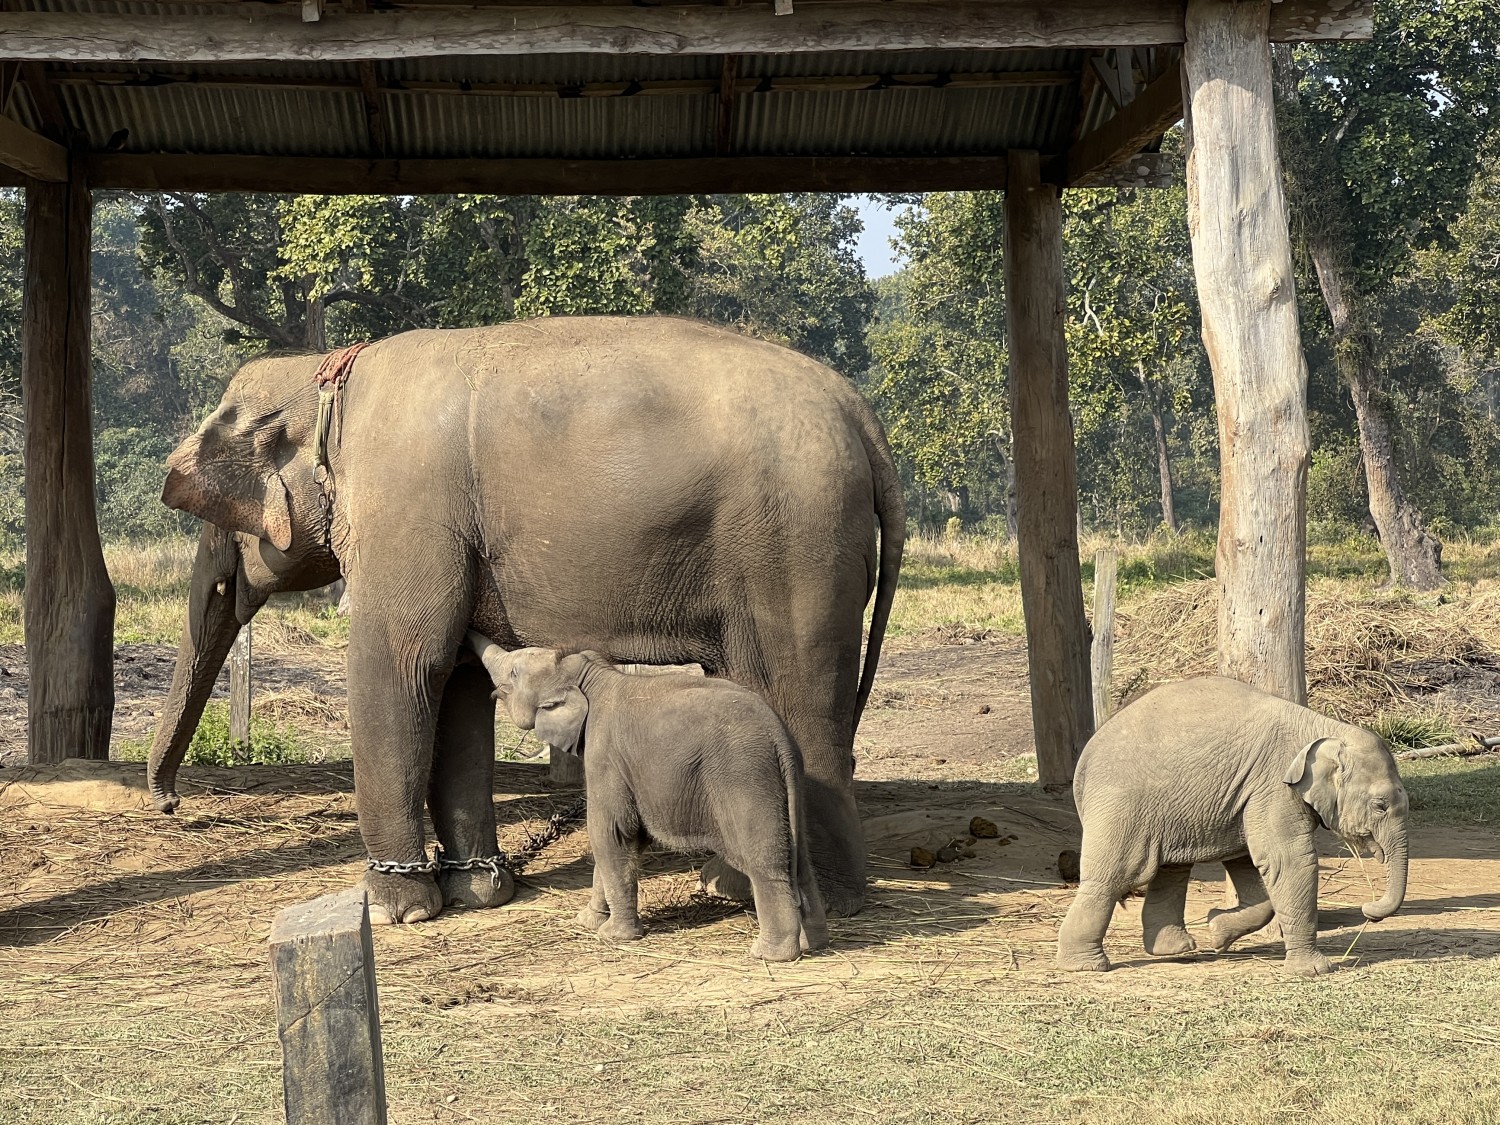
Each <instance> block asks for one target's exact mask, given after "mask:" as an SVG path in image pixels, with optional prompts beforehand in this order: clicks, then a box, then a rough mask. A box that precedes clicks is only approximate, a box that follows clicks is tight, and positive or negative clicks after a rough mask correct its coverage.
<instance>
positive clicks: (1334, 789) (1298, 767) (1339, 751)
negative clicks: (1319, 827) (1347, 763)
mask: <svg viewBox="0 0 1500 1125" xmlns="http://www.w3.org/2000/svg"><path fill="white" fill-rule="evenodd" d="M1343 774H1344V744H1343V743H1342V742H1340V741H1339V740H1338V739H1336V738H1315V739H1313V740H1312V741H1311V742H1309V743H1308V744H1307V745H1306V746H1304V747H1303V748H1302V749H1301V750H1299V751H1297V753H1296V755H1295V756H1293V758H1292V760H1291V762H1290V764H1288V766H1287V770H1286V776H1285V777H1284V778H1282V780H1283V781H1285V782H1286V783H1287V784H1288V785H1290V786H1291V787H1292V788H1293V789H1295V790H1296V791H1297V795H1298V796H1299V797H1301V798H1302V799H1303V800H1304V801H1305V802H1307V804H1308V805H1310V806H1311V807H1312V810H1313V811H1314V812H1316V813H1317V814H1318V819H1319V820H1321V821H1322V822H1323V827H1325V828H1328V829H1331V830H1332V831H1334V832H1337V831H1338V830H1339V828H1338V826H1339V785H1340V784H1341V783H1342V780H1343Z"/></svg>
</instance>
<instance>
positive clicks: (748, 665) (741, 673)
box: [702, 555, 866, 916]
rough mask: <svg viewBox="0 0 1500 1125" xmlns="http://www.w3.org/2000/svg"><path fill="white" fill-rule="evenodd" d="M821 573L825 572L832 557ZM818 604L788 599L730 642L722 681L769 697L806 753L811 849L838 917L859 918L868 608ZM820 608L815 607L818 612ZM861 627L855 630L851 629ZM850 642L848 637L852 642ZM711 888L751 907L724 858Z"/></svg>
mask: <svg viewBox="0 0 1500 1125" xmlns="http://www.w3.org/2000/svg"><path fill="white" fill-rule="evenodd" d="M817 565H818V566H820V567H826V565H827V561H826V555H825V556H822V557H820V559H819V561H818V564H817ZM810 593H811V594H812V595H816V598H815V599H811V598H809V599H802V598H794V599H793V602H794V604H793V605H792V606H791V608H790V610H788V609H787V608H786V607H785V604H784V591H780V593H779V597H780V598H781V599H782V600H781V601H778V602H772V603H770V604H769V605H768V606H767V608H766V609H765V610H764V611H763V612H760V613H756V614H754V619H755V620H756V621H757V622H760V623H761V626H762V632H761V633H760V634H759V635H758V636H751V635H749V634H746V635H745V636H744V637H742V638H737V637H730V638H729V639H727V640H726V645H725V662H724V667H723V668H722V669H720V670H719V671H720V673H721V674H722V675H724V676H726V677H727V678H729V679H732V680H734V681H735V682H736V683H741V684H744V685H745V686H746V687H749V688H753V689H754V690H756V691H758V692H759V693H760V694H761V695H762V696H764V697H765V699H766V701H767V702H769V703H770V704H771V706H772V708H773V709H774V710H775V711H776V713H777V714H778V715H780V716H781V719H782V721H783V722H784V723H786V725H787V729H788V730H790V731H791V733H792V737H793V738H795V739H796V741H797V745H798V748H799V749H800V750H801V751H802V762H803V770H804V781H803V786H802V800H803V808H804V812H805V817H806V824H807V833H806V834H807V837H808V847H809V850H810V852H811V854H812V859H813V866H814V868H815V869H816V871H817V879H818V885H819V887H820V888H821V890H822V894H823V903H824V906H825V908H826V909H827V911H828V912H829V913H831V914H839V915H846V916H847V915H850V914H854V913H857V912H858V911H859V910H860V908H861V907H863V906H864V903H865V889H866V886H865V883H866V854H865V834H864V826H863V825H862V824H861V823H860V820H859V808H858V807H857V806H856V805H855V802H854V701H855V697H856V696H857V694H858V690H859V670H860V661H861V647H860V639H861V634H860V631H859V625H858V622H859V621H860V614H861V605H860V604H858V603H857V602H856V603H855V604H853V605H852V606H851V605H843V604H841V602H840V598H841V597H844V595H843V594H842V593H841V592H837V591H835V592H830V591H828V590H826V589H824V588H822V587H812V588H810ZM812 600H816V602H817V604H816V606H814V605H812V604H811V601H812ZM778 616H780V617H782V618H784V619H786V620H787V621H789V622H790V624H789V625H788V626H787V627H786V632H785V633H784V634H783V635H768V632H767V631H766V630H765V623H766V622H768V621H774V620H776V619H777V617H778ZM846 618H847V620H848V621H852V622H854V623H855V624H854V627H853V629H852V630H850V629H848V628H846V621H845V619H846ZM846 632H847V633H848V634H849V635H848V636H845V635H843V634H844V633H846ZM702 881H703V886H704V887H705V889H707V890H708V891H710V892H711V893H713V894H717V895H720V896H722V897H724V898H731V899H734V900H736V901H739V902H745V901H748V900H749V899H750V897H751V890H752V888H751V885H750V881H749V880H748V879H747V878H745V876H744V875H743V874H742V873H740V872H738V871H736V870H734V868H733V866H732V865H731V864H729V863H727V862H726V861H725V860H724V859H723V858H722V857H715V858H714V859H713V860H711V861H710V862H708V863H706V864H705V865H704V867H703V874H702Z"/></svg>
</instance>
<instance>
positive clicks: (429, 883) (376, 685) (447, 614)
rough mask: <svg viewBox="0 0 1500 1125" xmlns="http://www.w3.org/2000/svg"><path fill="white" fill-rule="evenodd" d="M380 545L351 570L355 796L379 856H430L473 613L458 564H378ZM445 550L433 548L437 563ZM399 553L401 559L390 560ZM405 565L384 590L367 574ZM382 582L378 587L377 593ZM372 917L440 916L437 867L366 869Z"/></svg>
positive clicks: (405, 859) (404, 860) (412, 859)
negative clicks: (436, 759) (466, 628)
mask: <svg viewBox="0 0 1500 1125" xmlns="http://www.w3.org/2000/svg"><path fill="white" fill-rule="evenodd" d="M383 553H384V552H383V551H381V550H380V545H379V544H372V545H370V546H369V547H368V549H367V551H366V559H367V568H366V570H365V571H364V572H361V573H356V574H355V575H353V576H351V580H350V582H351V585H353V586H355V587H357V588H356V602H357V603H361V604H364V605H366V606H370V605H371V604H372V603H378V604H379V605H380V606H381V609H380V611H378V612H374V611H370V612H360V611H359V610H356V612H355V614H354V617H353V618H352V619H351V622H350V627H349V727H350V733H351V735H352V736H353V742H354V801H355V806H356V808H357V809H358V811H359V831H360V835H361V836H362V837H364V842H365V849H366V851H367V852H368V853H369V856H370V858H371V859H372V860H375V861H379V862H382V863H400V864H421V863H425V862H426V860H427V855H426V840H425V837H424V832H423V825H422V813H423V806H424V804H425V803H426V799H427V796H428V789H429V783H430V781H431V774H432V757H433V747H434V741H435V738H436V734H437V721H438V710H439V703H440V700H441V699H442V695H443V688H444V686H445V684H446V683H447V680H448V676H449V673H450V672H451V671H452V668H453V660H454V656H455V654H456V653H457V652H458V642H459V640H460V638H461V637H462V624H461V622H462V621H464V620H467V615H468V604H467V599H466V595H465V592H464V591H463V589H462V588H461V583H459V582H458V581H457V580H456V578H455V575H456V574H458V573H460V569H459V568H458V567H456V566H455V567H453V568H442V567H429V568H423V570H422V572H420V573H413V568H412V566H411V564H410V563H409V562H407V563H406V564H405V567H404V569H391V568H389V567H379V566H378V564H377V561H376V559H375V558H373V557H371V556H375V555H377V554H383ZM437 555H438V552H437V551H435V550H434V551H433V552H432V554H431V555H429V556H428V560H429V562H431V561H434V560H435V559H436V557H437ZM386 561H396V560H386ZM394 573H400V574H402V575H403V577H404V578H405V579H406V580H405V581H403V582H401V583H400V584H399V586H394V588H393V584H392V583H391V582H389V581H386V582H383V583H381V584H380V585H379V586H378V587H377V588H376V590H372V589H371V588H370V586H371V585H374V584H373V583H369V584H366V583H367V582H368V580H367V578H366V575H367V574H380V575H382V577H383V576H384V575H388V574H394ZM377 591H378V592H377ZM363 885H364V889H365V891H366V893H367V894H368V895H369V902H370V921H371V922H372V923H383V922H420V921H422V920H424V919H427V918H435V917H436V916H437V915H438V913H439V911H441V910H442V908H443V896H442V894H441V893H440V892H439V890H438V886H437V882H436V880H435V879H434V878H433V877H432V876H431V875H429V874H421V873H412V874H398V873H388V872H379V871H370V872H367V873H366V875H365V877H364V880H363Z"/></svg>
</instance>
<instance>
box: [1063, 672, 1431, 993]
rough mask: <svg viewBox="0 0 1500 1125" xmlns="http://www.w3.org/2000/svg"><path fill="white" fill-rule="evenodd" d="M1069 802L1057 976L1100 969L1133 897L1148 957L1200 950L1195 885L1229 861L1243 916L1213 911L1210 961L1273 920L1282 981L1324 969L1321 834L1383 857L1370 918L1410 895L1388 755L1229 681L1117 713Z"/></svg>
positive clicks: (1400, 810)
mask: <svg viewBox="0 0 1500 1125" xmlns="http://www.w3.org/2000/svg"><path fill="white" fill-rule="evenodd" d="M1073 798H1074V800H1075V802H1076V803H1077V805H1078V814H1079V816H1080V817H1081V818H1082V820H1083V848H1082V855H1081V858H1080V868H1081V872H1080V874H1081V882H1080V885H1079V888H1078V894H1077V896H1076V897H1075V898H1074V900H1073V905H1072V907H1071V908H1070V909H1069V910H1068V915H1067V917H1066V918H1065V919H1064V920H1063V924H1062V930H1061V932H1060V933H1059V934H1058V942H1057V944H1058V949H1057V963H1058V965H1059V966H1060V967H1062V968H1064V969H1094V970H1101V971H1102V970H1105V969H1108V968H1109V959H1108V958H1107V957H1106V956H1105V955H1104V945H1103V942H1104V933H1105V930H1106V929H1108V927H1109V920H1110V917H1111V915H1112V914H1113V913H1114V908H1115V904H1116V902H1118V901H1119V900H1120V899H1121V897H1122V896H1124V895H1125V894H1127V893H1129V891H1130V890H1131V889H1132V888H1134V887H1138V886H1140V885H1142V884H1148V886H1147V891H1146V901H1145V905H1144V906H1143V907H1142V909H1141V922H1142V925H1143V927H1144V930H1145V945H1146V952H1148V953H1151V954H1154V955H1156V956H1168V957H1169V956H1175V955H1177V954H1182V953H1187V952H1190V951H1191V950H1193V949H1194V948H1196V946H1195V945H1194V942H1193V939H1192V938H1191V937H1189V936H1188V932H1187V929H1186V928H1185V926H1184V919H1183V909H1184V905H1185V902H1186V898H1187V885H1188V876H1189V873H1190V872H1191V870H1192V865H1193V864H1195V863H1212V862H1222V863H1223V864H1224V866H1225V869H1226V870H1227V871H1228V873H1229V878H1230V879H1231V881H1232V882H1233V883H1234V887H1235V890H1236V891H1237V892H1238V895H1239V903H1240V905H1239V906H1238V908H1237V909H1234V910H1229V911H1212V912H1210V914H1209V926H1208V931H1209V936H1210V937H1211V939H1212V941H1213V946H1214V948H1215V949H1216V950H1224V949H1227V948H1228V947H1229V946H1230V945H1231V944H1232V943H1233V942H1235V941H1237V940H1238V939H1240V938H1242V937H1244V936H1245V935H1246V934H1249V933H1252V932H1254V931H1255V930H1258V929H1260V928H1261V927H1262V926H1264V925H1266V923H1268V922H1269V921H1270V920H1271V918H1272V917H1273V916H1274V917H1276V918H1277V919H1279V920H1280V922H1281V932H1282V936H1283V937H1284V939H1285V941H1286V968H1287V970H1288V971H1289V972H1292V973H1296V974H1299V975H1301V976H1320V975H1322V974H1323V973H1326V972H1328V971H1329V969H1330V968H1331V965H1330V963H1329V961H1328V958H1326V957H1324V956H1323V955H1322V954H1321V953H1319V952H1318V949H1317V923H1318V852H1317V848H1316V847H1315V846H1314V842H1313V834H1314V833H1315V831H1316V830H1317V827H1318V825H1319V824H1322V825H1323V826H1324V827H1325V828H1328V829H1331V830H1332V831H1333V832H1336V833H1337V834H1338V835H1339V836H1341V837H1343V839H1344V840H1345V841H1346V842H1347V843H1349V844H1350V845H1351V846H1352V847H1356V848H1357V847H1359V846H1360V845H1361V844H1365V843H1369V844H1371V845H1372V846H1373V848H1374V850H1375V853H1376V856H1377V858H1380V859H1385V858H1387V857H1389V862H1390V877H1389V882H1388V884H1387V887H1386V894H1385V897H1384V898H1382V899H1380V900H1378V901H1376V902H1368V903H1366V904H1365V905H1364V907H1363V910H1364V914H1365V917H1366V918H1369V919H1371V920H1372V921H1379V920H1380V919H1382V918H1386V917H1388V916H1389V915H1391V914H1394V913H1395V912H1396V910H1397V909H1399V908H1400V906H1401V900H1402V898H1403V897H1405V894H1406V863H1407V850H1406V816H1407V801H1406V791H1405V790H1404V789H1403V788H1402V787H1401V778H1400V776H1399V774H1398V773H1397V772H1396V762H1395V759H1394V758H1392V757H1391V752H1390V750H1389V749H1387V748H1386V745H1385V742H1384V741H1382V740H1381V738H1380V737H1379V736H1378V735H1375V734H1372V733H1371V732H1369V731H1367V730H1365V729H1363V728H1361V727H1356V726H1350V725H1349V724H1347V723H1340V722H1335V721H1334V720H1332V719H1329V718H1326V717H1325V716H1323V715H1319V714H1318V713H1317V712H1315V711H1311V710H1309V709H1308V708H1306V707H1300V706H1298V705H1297V704H1295V703H1290V702H1288V701H1287V700H1285V699H1282V698H1280V697H1279V696H1275V695H1271V694H1269V693H1267V692H1264V691H1261V690H1259V689H1258V688H1253V687H1250V686H1249V685H1247V684H1242V683H1239V682H1237V681H1235V680H1228V679H1222V678H1220V677H1217V676H1205V677H1201V678H1199V679H1192V680H1184V681H1182V682H1181V683H1176V684H1169V685H1167V686H1165V687H1161V688H1157V689H1156V690H1155V691H1153V692H1150V693H1149V694H1147V695H1146V696H1144V697H1142V698H1141V699H1139V700H1137V701H1136V702H1134V703H1132V704H1131V705H1130V706H1128V707H1126V708H1124V709H1123V710H1122V711H1121V712H1120V713H1119V714H1118V715H1116V716H1115V717H1114V718H1112V719H1110V720H1109V722H1107V723H1105V724H1104V726H1102V727H1101V728H1100V729H1099V731H1098V733H1097V734H1095V735H1094V737H1093V738H1092V739H1090V740H1089V744H1088V745H1087V746H1086V747H1084V750H1083V756H1082V757H1081V758H1080V759H1079V761H1078V770H1077V773H1076V776H1075V777H1074V779H1073Z"/></svg>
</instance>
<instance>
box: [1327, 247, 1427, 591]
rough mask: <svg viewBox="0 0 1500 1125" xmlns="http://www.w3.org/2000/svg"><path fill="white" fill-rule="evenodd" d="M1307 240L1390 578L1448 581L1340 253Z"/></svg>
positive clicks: (1421, 585)
mask: <svg viewBox="0 0 1500 1125" xmlns="http://www.w3.org/2000/svg"><path fill="white" fill-rule="evenodd" d="M1303 241H1304V243H1305V244H1306V246H1307V251H1308V254H1309V256H1310V257H1311V258H1312V261H1313V268H1314V269H1315V270H1316V271H1317V275H1318V285H1319V288H1321V290H1322V292H1323V303H1324V304H1325V305H1326V306H1327V308H1328V315H1329V318H1330V319H1331V320H1332V321H1333V336H1334V342H1335V347H1334V353H1335V356H1336V360H1337V363H1338V369H1339V374H1340V375H1341V376H1342V377H1343V380H1344V384H1345V385H1346V386H1347V387H1348V388H1349V397H1350V398H1351V399H1353V400H1354V418H1355V422H1356V424H1357V425H1358V426H1359V452H1360V456H1361V458H1362V459H1363V461H1364V467H1365V483H1366V486H1367V488H1368V490H1369V494H1370V518H1371V519H1373V520H1374V521H1375V528H1376V530H1377V531H1378V532H1379V534H1380V545H1381V547H1382V548H1383V549H1384V550H1385V557H1386V562H1387V563H1388V564H1389V566H1390V580H1389V584H1390V585H1392V586H1410V587H1412V588H1413V589H1417V590H1434V589H1437V588H1438V587H1439V586H1442V585H1443V584H1444V579H1443V575H1442V569H1441V568H1442V558H1443V545H1442V544H1441V543H1439V542H1438V541H1437V540H1436V539H1434V538H1433V537H1432V536H1431V535H1429V534H1428V532H1427V527H1426V522H1425V521H1424V520H1423V519H1422V513H1421V511H1420V510H1419V509H1418V508H1417V506H1416V505H1415V504H1413V503H1412V502H1411V501H1410V500H1409V499H1408V498H1407V495H1406V489H1405V488H1404V487H1403V486H1402V484H1401V476H1400V474H1399V473H1398V472H1397V470H1396V443H1395V441H1394V439H1393V438H1392V436H1391V424H1390V418H1389V415H1388V414H1387V412H1386V405H1385V401H1384V399H1385V396H1384V395H1383V394H1381V393H1380V391H1379V389H1378V387H1379V377H1378V375H1377V373H1376V371H1375V363H1374V359H1373V356H1374V347H1373V344H1372V342H1371V340H1370V332H1369V329H1368V327H1367V326H1366V325H1365V324H1364V323H1363V321H1361V320H1360V318H1359V317H1358V315H1357V314H1356V313H1355V311H1354V308H1353V304H1352V302H1351V301H1350V300H1349V298H1348V293H1347V290H1346V288H1345V286H1344V278H1343V270H1342V269H1341V268H1340V261H1339V255H1338V252H1337V250H1336V249H1335V248H1334V246H1333V245H1332V243H1331V242H1330V241H1329V240H1328V239H1327V238H1323V237H1319V236H1318V234H1317V233H1315V232H1313V231H1308V232H1307V234H1306V235H1305V236H1304V239H1303Z"/></svg>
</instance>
